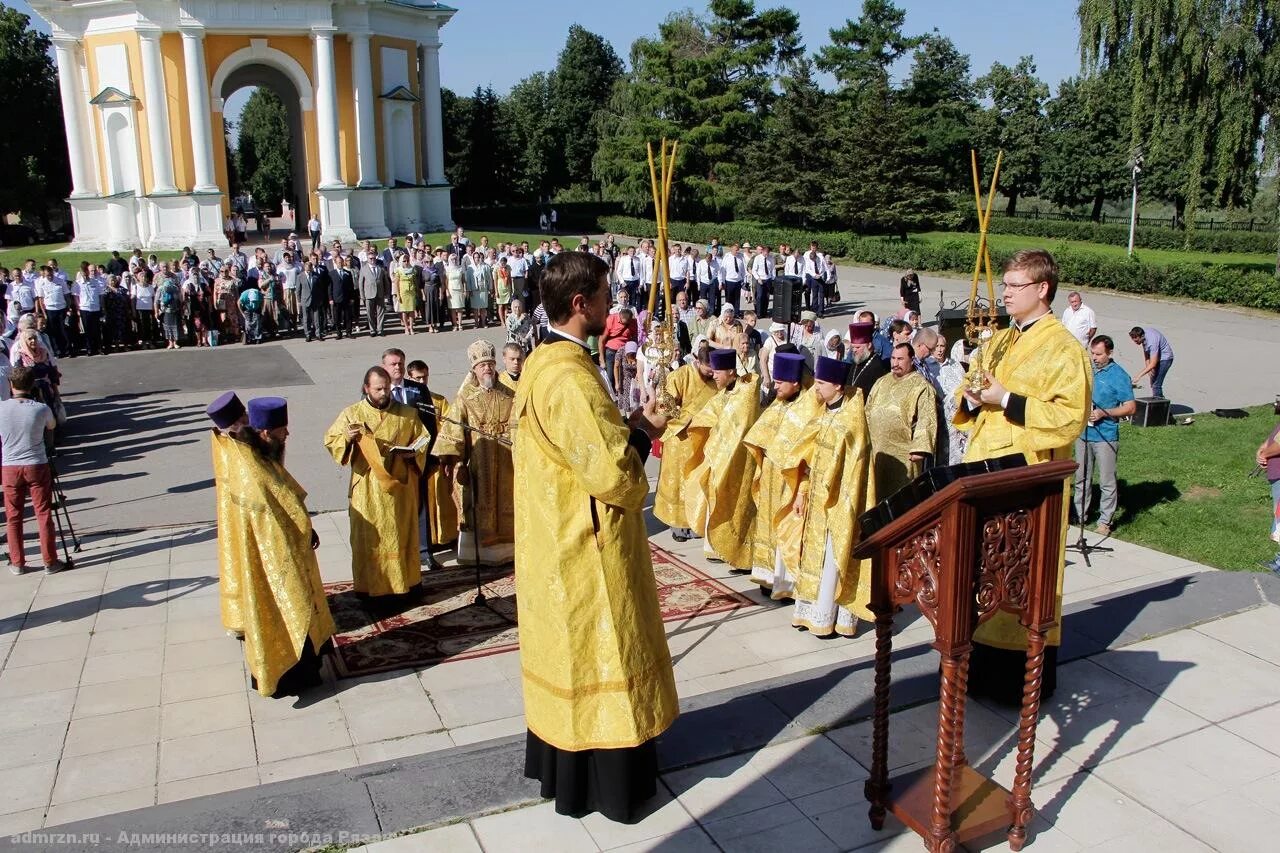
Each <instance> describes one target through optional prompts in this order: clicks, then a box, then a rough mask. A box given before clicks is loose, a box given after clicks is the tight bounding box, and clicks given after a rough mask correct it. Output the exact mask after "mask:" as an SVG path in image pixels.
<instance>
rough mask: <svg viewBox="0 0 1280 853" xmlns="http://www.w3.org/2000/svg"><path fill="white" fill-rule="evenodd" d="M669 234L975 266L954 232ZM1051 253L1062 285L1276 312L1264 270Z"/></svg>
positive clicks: (740, 228)
mask: <svg viewBox="0 0 1280 853" xmlns="http://www.w3.org/2000/svg"><path fill="white" fill-rule="evenodd" d="M1041 224H1044V223H1043V222H1042V223H1041ZM1054 224H1056V225H1061V224H1073V223H1054ZM600 227H601V229H603V230H604V231H608V232H611V233H614V234H626V235H629V236H632V237H641V236H645V235H652V234H653V232H654V230H655V229H654V224H653V221H652V220H647V219H637V218H635V217H628V216H605V217H601V219H600ZM668 231H669V232H670V235H671V239H672V240H675V241H677V242H683V243H696V244H706V243H708V242H710V240H711V238H712V237H716V236H718V237H720V240H721V242H722V243H723V242H729V243H732V242H735V241H742V240H746V241H749V242H750V243H752V244H755V243H765V244H766V245H769V246H773V247H775V248H776V247H777V246H778V244H779V243H787V244H790V245H792V246H808V245H809V241H810V240H817V241H818V245H819V246H821V247H822V250H823V251H824V252H830V253H831V254H833V255H835V256H837V257H841V258H844V259H846V260H849V261H852V262H854V263H859V264H869V265H873V266H883V267H894V268H897V269H908V268H910V269H915V270H920V271H928V270H934V271H949V272H962V273H969V272H972V271H973V260H974V245H973V240H972V239H968V238H964V237H960V236H958V235H957V237H956V238H955V239H954V240H942V241H937V240H920V239H908V240H907V241H905V242H903V241H901V240H895V239H891V238H885V237H859V236H857V235H856V234H851V233H849V232H840V231H828V232H808V231H797V230H793V229H788V228H777V227H773V226H769V225H764V224H761V223H756V222H750V223H747V222H731V223H708V222H671V223H668ZM1226 233H1228V232H1223V235H1225V234H1226ZM1219 236H1222V235H1219ZM1236 236H1239V234H1237V235H1236ZM1254 236H1258V235H1254ZM1071 239H1075V238H1071ZM1052 251H1053V255H1054V257H1055V258H1056V259H1057V261H1058V268H1059V271H1060V275H1061V279H1062V281H1063V282H1065V283H1069V284H1075V285H1079V286H1082V287H1095V288H1099V289H1103V290H1115V291H1118V292H1122V293H1154V294H1162V295H1165V296H1177V297H1184V298H1188V299H1199V300H1201V301H1204V302H1217V303H1222V304H1230V305H1242V306H1245V307H1248V308H1262V309H1266V310H1268V311H1280V282H1277V281H1276V278H1275V276H1273V275H1271V274H1269V273H1265V272H1244V271H1241V270H1239V269H1234V268H1231V267H1225V266H1216V265H1213V264H1193V263H1174V264H1150V263H1144V262H1143V261H1142V260H1141V259H1140V258H1139V257H1138V256H1137V255H1136V254H1135V256H1134V257H1133V258H1115V257H1111V256H1110V255H1104V254H1101V253H1099V252H1096V251H1090V250H1089V249H1088V248H1087V247H1083V246H1076V245H1069V244H1066V243H1059V244H1058V245H1056V246H1054V247H1053V248H1052ZM1005 258H1006V254H1005V253H1003V252H1000V251H998V250H995V249H992V251H991V263H992V264H993V266H994V267H995V268H999V266H1000V265H1001V264H1002V263H1004V260H1005Z"/></svg>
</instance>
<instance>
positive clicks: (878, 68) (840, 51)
mask: <svg viewBox="0 0 1280 853" xmlns="http://www.w3.org/2000/svg"><path fill="white" fill-rule="evenodd" d="M906 17H907V13H906V12H905V11H903V10H902V9H899V8H898V7H897V6H895V5H893V2H892V0H863V2H862V15H861V16H860V17H859V18H857V19H856V20H854V19H848V20H846V21H845V22H844V26H843V27H838V28H836V29H833V30H831V31H830V34H831V44H828V45H824V46H823V47H822V48H821V49H820V50H819V51H818V68H819V69H821V70H822V71H828V72H830V73H831V74H832V75H834V76H835V78H836V82H837V83H838V84H839V85H840V87H841V89H843V90H846V91H852V92H853V93H858V92H861V91H862V90H863V89H865V88H867V87H875V86H879V87H881V88H883V89H887V88H888V83H889V69H890V68H891V67H892V65H893V64H894V63H895V62H897V61H898V59H899V58H901V57H903V56H905V55H906V54H907V51H910V50H912V49H914V48H916V47H918V46H919V45H920V44H921V42H923V40H924V38H923V37H922V36H908V35H905V34H904V33H903V32H902V27H903V26H904V25H905V23H906Z"/></svg>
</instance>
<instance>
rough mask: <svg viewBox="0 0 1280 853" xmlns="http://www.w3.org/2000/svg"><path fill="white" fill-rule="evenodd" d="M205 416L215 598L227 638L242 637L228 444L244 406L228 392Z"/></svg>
mask: <svg viewBox="0 0 1280 853" xmlns="http://www.w3.org/2000/svg"><path fill="white" fill-rule="evenodd" d="M205 414H206V415H208V416H209V420H211V421H213V425H214V427H215V428H214V430H213V441H212V450H213V495H214V500H215V501H216V504H215V509H216V516H215V517H216V519H217V528H218V598H219V605H220V608H219V609H220V610H221V612H222V627H223V628H224V629H225V630H226V632H227V636H229V637H236V638H240V637H243V636H244V614H242V613H241V612H240V569H239V566H238V564H237V557H236V554H237V551H238V549H239V548H240V547H241V546H242V544H243V543H242V540H243V539H244V531H243V530H241V529H240V526H239V525H238V524H237V523H236V522H235V519H236V518H237V517H238V516H237V514H236V513H235V508H234V507H233V506H232V505H231V493H230V492H229V491H228V490H227V488H226V484H227V482H228V480H227V460H228V455H227V454H228V449H227V442H226V441H220V440H219V439H222V438H230V439H231V440H233V441H234V440H236V437H237V435H238V433H239V429H240V427H242V426H246V425H247V424H248V423H249V414H248V412H247V411H246V410H245V407H244V403H242V402H240V398H239V397H238V396H236V393H235V392H234V391H227V392H225V393H222V394H220V395H218V397H217V398H216V399H215V400H214V401H213V402H212V403H210V404H209V405H208V407H207V408H206V409H205Z"/></svg>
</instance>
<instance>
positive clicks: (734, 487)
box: [684, 349, 760, 572]
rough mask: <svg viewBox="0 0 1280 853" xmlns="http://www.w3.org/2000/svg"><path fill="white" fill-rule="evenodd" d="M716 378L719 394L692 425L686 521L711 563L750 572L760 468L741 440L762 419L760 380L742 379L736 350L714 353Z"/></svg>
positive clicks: (697, 416)
mask: <svg viewBox="0 0 1280 853" xmlns="http://www.w3.org/2000/svg"><path fill="white" fill-rule="evenodd" d="M711 377H712V379H714V380H715V383H716V388H718V389H719V390H718V391H717V392H716V395H715V396H714V397H712V398H711V399H710V400H709V401H708V402H707V404H706V405H705V406H703V407H702V408H701V409H700V410H698V413H697V414H696V415H694V416H693V419H692V420H691V421H690V422H689V444H690V448H691V452H690V454H689V458H688V460H686V462H685V482H686V483H687V484H688V485H687V486H686V487H685V490H684V507H685V516H686V517H687V518H688V519H689V526H690V527H691V528H692V529H693V532H694V533H695V534H697V535H698V536H704V537H706V538H705V540H704V541H703V543H702V550H703V553H704V554H705V555H706V556H707V558H708V559H711V560H716V559H719V560H723V561H724V562H727V563H728V564H729V565H731V566H733V567H734V569H735V570H737V571H744V572H749V571H751V534H752V531H753V530H754V528H755V520H756V503H755V499H754V498H752V496H751V484H752V481H753V480H754V479H755V464H756V463H755V457H754V456H752V455H751V451H750V449H749V448H748V447H747V446H746V445H745V444H743V443H742V439H743V438H745V437H746V435H747V431H748V430H750V429H751V426H752V425H753V424H754V423H755V422H756V418H757V417H759V416H760V377H759V376H756V375H755V374H750V373H749V374H747V375H746V376H741V377H740V376H738V354H737V352H735V351H734V350H731V349H717V350H712V351H711Z"/></svg>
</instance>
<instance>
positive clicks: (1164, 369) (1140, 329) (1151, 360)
mask: <svg viewBox="0 0 1280 853" xmlns="http://www.w3.org/2000/svg"><path fill="white" fill-rule="evenodd" d="M1129 338H1130V340H1132V341H1133V342H1134V343H1135V344H1137V345H1138V346H1140V347H1142V362H1143V363H1142V372H1141V373H1139V374H1138V375H1137V376H1135V377H1133V387H1134V388H1137V387H1138V384H1139V383H1141V382H1142V378H1143V377H1144V376H1150V377H1151V395H1152V396H1153V397H1163V396H1164V378H1165V376H1167V375H1168V373H1169V368H1170V367H1173V346H1172V345H1171V344H1170V343H1169V339H1168V338H1166V337H1165V336H1164V335H1162V334H1160V330H1159V329H1157V328H1154V327H1153V326H1134V327H1133V328H1132V329H1130V330H1129Z"/></svg>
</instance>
